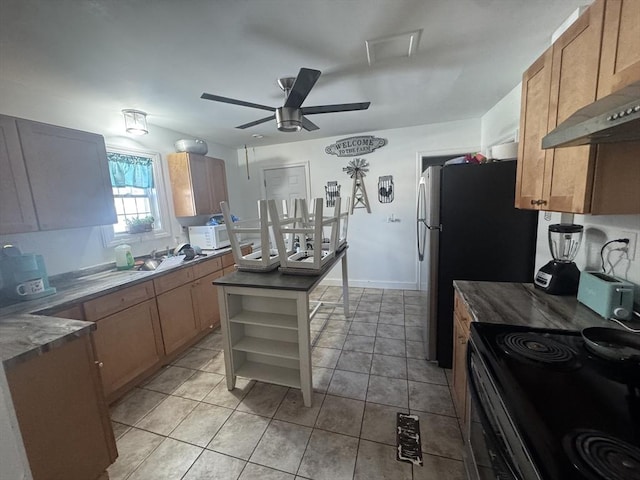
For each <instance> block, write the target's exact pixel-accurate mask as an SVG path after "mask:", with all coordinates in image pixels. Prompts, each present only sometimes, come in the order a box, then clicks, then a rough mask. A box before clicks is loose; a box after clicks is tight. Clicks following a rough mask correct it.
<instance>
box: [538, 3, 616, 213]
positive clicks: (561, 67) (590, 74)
mask: <svg viewBox="0 0 640 480" xmlns="http://www.w3.org/2000/svg"><path fill="white" fill-rule="evenodd" d="M603 18H604V2H602V1H599V2H595V3H594V4H593V5H591V7H589V8H588V9H587V11H585V12H584V14H582V15H581V16H580V18H578V20H576V21H575V22H574V23H573V24H572V25H571V26H570V27H569V28H568V29H567V31H566V32H564V33H563V34H562V35H561V36H560V38H558V40H557V41H556V42H555V43H554V44H553V58H552V62H551V88H550V96H549V119H548V123H547V126H548V131H551V130H553V129H554V128H556V127H557V126H558V125H559V124H560V123H562V122H563V121H564V120H566V119H567V118H568V117H569V116H571V115H572V114H573V113H574V112H575V111H576V110H578V109H580V108H582V107H584V106H585V105H589V104H590V103H593V102H594V101H595V100H596V92H597V87H598V76H597V72H598V65H599V63H600V39H601V38H602V23H603ZM594 156H595V147H592V146H589V145H586V146H580V147H571V148H558V149H551V150H549V151H548V152H547V158H546V162H547V163H546V167H545V172H544V187H543V192H542V199H543V201H545V202H547V203H546V204H544V203H543V204H542V207H543V208H544V209H545V210H547V209H548V210H554V211H564V212H575V213H584V212H588V211H589V208H590V201H591V187H592V179H593V168H594V158H595V157H594Z"/></svg>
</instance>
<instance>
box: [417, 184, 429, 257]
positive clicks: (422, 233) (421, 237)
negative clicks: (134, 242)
mask: <svg viewBox="0 0 640 480" xmlns="http://www.w3.org/2000/svg"><path fill="white" fill-rule="evenodd" d="M426 201H427V198H426V185H425V183H424V179H422V178H421V179H420V183H419V184H418V202H417V211H416V222H417V225H416V230H417V236H418V238H417V242H418V260H419V261H421V262H422V261H423V260H424V247H425V244H426V242H427V229H428V227H427V222H426V218H425V215H426Z"/></svg>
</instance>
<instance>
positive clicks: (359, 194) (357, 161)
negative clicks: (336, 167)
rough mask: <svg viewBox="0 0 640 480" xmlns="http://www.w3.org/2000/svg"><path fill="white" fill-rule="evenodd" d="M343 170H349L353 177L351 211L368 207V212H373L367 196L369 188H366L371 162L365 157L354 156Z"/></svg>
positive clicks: (348, 173)
mask: <svg viewBox="0 0 640 480" xmlns="http://www.w3.org/2000/svg"><path fill="white" fill-rule="evenodd" d="M342 171H343V172H347V175H349V176H350V177H351V178H353V190H352V193H351V211H350V213H351V214H352V215H353V210H354V209H355V208H366V209H367V213H371V207H369V198H368V197H367V190H366V189H365V188H364V181H363V179H364V176H365V175H366V174H367V172H368V171H369V162H367V161H366V160H365V159H364V158H354V159H353V160H350V161H349V163H348V164H347V166H346V167H345V168H343V169H342Z"/></svg>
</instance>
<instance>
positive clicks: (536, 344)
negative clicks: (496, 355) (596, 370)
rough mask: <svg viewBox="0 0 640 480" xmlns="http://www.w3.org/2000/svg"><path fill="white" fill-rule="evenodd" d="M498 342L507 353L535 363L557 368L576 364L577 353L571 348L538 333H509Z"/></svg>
mask: <svg viewBox="0 0 640 480" xmlns="http://www.w3.org/2000/svg"><path fill="white" fill-rule="evenodd" d="M497 341H498V343H499V344H501V345H502V347H503V349H504V351H505V353H507V354H511V355H513V356H516V357H521V358H525V359H527V360H531V361H532V362H534V363H540V364H545V365H555V366H572V365H574V364H575V363H576V353H575V352H574V351H573V350H572V349H571V348H570V347H569V346H567V345H565V344H563V343H560V342H558V341H556V340H553V339H552V338H548V337H545V336H544V335H540V334H538V333H533V332H515V333H508V334H505V335H502V336H500V337H499V338H498V339H497Z"/></svg>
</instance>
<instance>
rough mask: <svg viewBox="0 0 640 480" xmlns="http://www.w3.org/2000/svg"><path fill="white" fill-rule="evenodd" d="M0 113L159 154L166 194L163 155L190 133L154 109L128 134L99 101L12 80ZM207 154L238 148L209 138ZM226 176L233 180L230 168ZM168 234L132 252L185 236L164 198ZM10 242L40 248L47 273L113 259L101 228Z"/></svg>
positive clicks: (1, 95) (0, 91)
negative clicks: (139, 133) (156, 117)
mask: <svg viewBox="0 0 640 480" xmlns="http://www.w3.org/2000/svg"><path fill="white" fill-rule="evenodd" d="M0 99H1V100H0V113H1V114H5V115H12V116H15V117H20V118H27V119H30V120H35V121H39V122H44V123H50V124H54V125H60V126H63V127H69V128H75V129H78V130H85V131H89V132H94V133H99V134H101V135H103V136H104V137H105V142H106V144H107V146H114V147H123V148H126V147H129V148H134V149H138V150H145V151H152V152H156V153H159V154H160V157H161V162H162V167H163V171H164V181H165V187H166V189H167V192H168V193H169V195H170V191H171V190H170V189H169V176H168V170H167V161H166V159H165V155H166V154H167V153H170V152H174V151H175V149H174V143H175V141H176V140H179V139H181V138H190V136H189V135H188V134H185V133H180V132H174V131H172V130H167V129H164V128H160V127H158V126H155V125H154V124H153V113H152V112H149V117H148V120H149V134H148V135H145V136H143V137H132V136H127V135H126V134H125V132H124V120H123V118H122V115H121V113H120V110H115V111H114V110H108V109H105V108H104V107H103V106H102V105H100V104H99V102H97V103H96V104H92V105H79V104H77V103H76V102H75V101H74V100H73V99H68V98H59V97H56V96H55V95H51V92H42V91H37V90H30V89H27V88H25V87H24V86H22V85H18V84H15V83H12V82H7V81H0ZM127 107H128V108H134V107H137V108H140V109H142V110H144V106H139V105H123V106H122V108H127ZM207 143H208V145H209V153H208V154H207V155H209V156H212V157H217V158H221V159H223V160H224V161H225V162H229V161H230V160H231V161H232V162H235V157H236V152H235V150H233V149H230V148H227V147H224V146H222V145H219V144H216V143H213V142H207ZM230 170H232V172H231V173H230V175H229V174H228V176H231V178H230V180H231V181H233V178H232V177H233V168H232V169H230ZM167 203H168V208H169V214H170V217H171V218H172V219H173V220H172V222H171V225H170V229H169V230H170V235H169V236H168V237H166V238H161V239H156V240H147V241H144V242H138V243H132V244H131V246H132V250H133V254H134V255H136V256H137V255H145V254H148V253H149V252H151V250H152V249H164V247H165V246H167V245H169V246H175V245H176V244H177V243H179V242H181V241H186V236H185V235H184V233H183V230H182V228H181V226H180V225H179V224H178V222H177V221H176V220H175V218H174V215H173V203H172V200H171V198H170V197H169V199H168V202H167ZM6 243H13V244H15V245H17V246H18V247H19V248H20V249H21V250H22V251H23V252H32V253H40V254H42V255H43V256H44V260H45V265H46V267H47V272H48V274H49V275H55V274H58V273H63V272H69V271H73V270H77V269H80V268H84V267H89V266H94V265H100V264H103V263H109V262H113V261H114V251H113V248H105V247H104V246H103V241H102V233H101V227H88V228H75V229H70V230H57V231H49V232H33V233H25V234H19V235H0V244H6Z"/></svg>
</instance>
